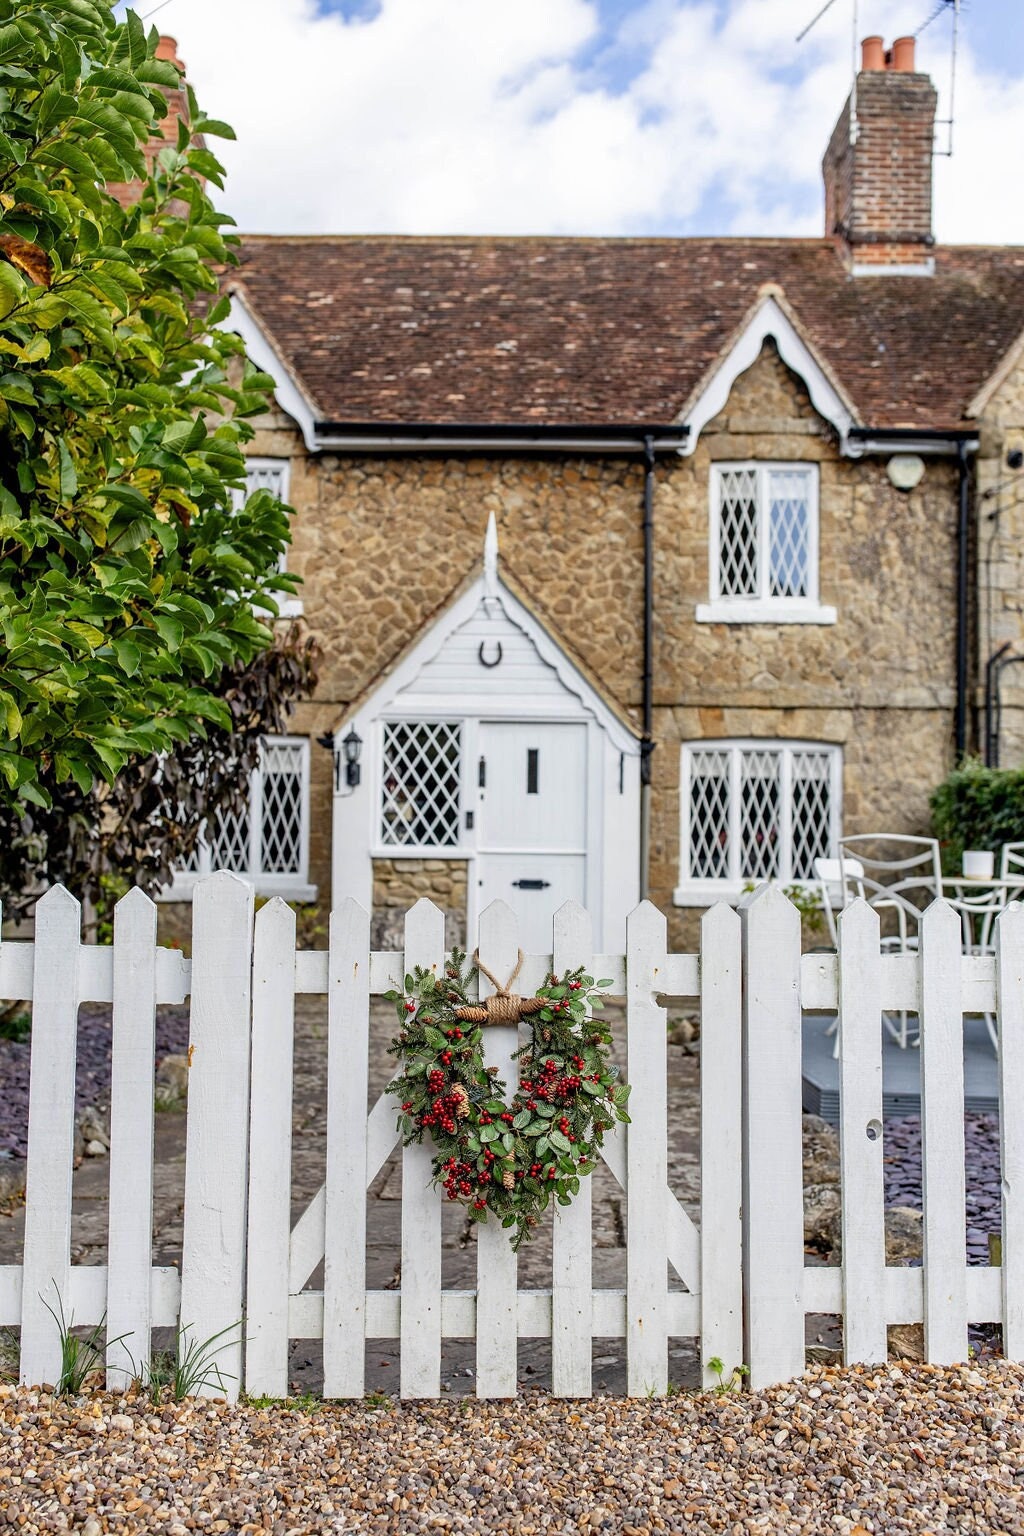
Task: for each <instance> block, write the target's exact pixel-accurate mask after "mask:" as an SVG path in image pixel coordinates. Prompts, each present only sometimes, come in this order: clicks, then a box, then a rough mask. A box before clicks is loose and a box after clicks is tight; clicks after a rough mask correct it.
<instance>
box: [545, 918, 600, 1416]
mask: <svg viewBox="0 0 1024 1536" xmlns="http://www.w3.org/2000/svg"><path fill="white" fill-rule="evenodd" d="M553 933H554V943H553V956H552V962H551V963H552V965H553V967H554V971H555V975H556V976H561V975H562V974H563V973H564V972H565V971H567V970H570V969H572V968H574V967H576V966H578V965H582V966H585V967H586V968H587V970H588V971H589V969H590V965H591V961H592V959H593V928H592V924H591V921H590V914H589V913H588V912H586V911H585V910H584V908H583V907H581V906H580V905H579V903H578V902H576V901H567V902H565V903H564V904H563V905H562V906H560V907H559V909H558V911H557V912H556V913H555V917H554V927H553ZM598 979H599V978H597V977H595V980H598ZM592 1217H593V1186H592V1179H591V1178H585V1179H581V1180H580V1188H579V1193H578V1194H577V1195H576V1196H575V1197H574V1199H573V1203H572V1205H569V1206H556V1207H555V1209H554V1228H553V1231H552V1245H553V1256H552V1276H551V1386H552V1390H553V1392H554V1393H555V1396H556V1397H589V1396H590V1391H591V1383H592V1377H593V1369H592V1360H593V1342H592V1334H593V1318H592V1313H593V1302H592V1299H591V1291H592V1288H593V1221H592Z"/></svg>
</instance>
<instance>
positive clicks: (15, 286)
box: [0, 261, 27, 320]
mask: <svg viewBox="0 0 1024 1536" xmlns="http://www.w3.org/2000/svg"><path fill="white" fill-rule="evenodd" d="M26 291H27V290H26V287H25V283H24V281H23V279H22V277H21V274H20V273H18V272H16V271H15V269H14V268H13V267H12V266H11V264H10V262H9V261H0V320H2V319H3V318H4V317H5V316H6V315H9V314H10V312H11V310H12V309H16V308H17V306H18V305H19V304H20V303H21V302H22V301H23V299H24V298H25V295H26Z"/></svg>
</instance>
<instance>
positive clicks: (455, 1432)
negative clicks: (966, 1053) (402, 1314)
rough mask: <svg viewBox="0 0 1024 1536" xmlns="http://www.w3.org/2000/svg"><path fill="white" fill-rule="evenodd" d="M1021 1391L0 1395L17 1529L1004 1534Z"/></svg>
mask: <svg viewBox="0 0 1024 1536" xmlns="http://www.w3.org/2000/svg"><path fill="white" fill-rule="evenodd" d="M1022 1438H1024V1371H1022V1369H1021V1368H1020V1367H1016V1366H1010V1365H1006V1364H993V1365H988V1366H984V1367H980V1368H978V1367H974V1366H965V1367H951V1368H947V1369H940V1368H939V1367H934V1366H931V1367H930V1366H913V1367H911V1366H905V1367H902V1368H901V1367H896V1366H892V1367H889V1368H887V1369H885V1370H869V1369H866V1368H863V1369H850V1370H840V1369H837V1368H823V1369H818V1370H812V1371H810V1372H809V1373H808V1374H807V1375H806V1376H805V1377H803V1378H802V1379H801V1380H800V1381H799V1382H796V1383H791V1384H790V1385H788V1386H785V1387H779V1388H776V1389H774V1390H772V1391H768V1392H760V1393H740V1394H733V1395H729V1396H715V1395H712V1394H703V1395H699V1396H698V1395H694V1396H685V1397H676V1398H673V1399H668V1400H662V1401H649V1402H648V1401H644V1402H635V1401H634V1402H625V1401H622V1400H620V1399H614V1398H596V1399H594V1400H592V1401H590V1402H585V1403H580V1402H559V1401H557V1400H555V1399H551V1398H546V1397H541V1396H532V1397H528V1398H526V1399H525V1400H522V1401H519V1402H515V1403H492V1404H477V1403H474V1402H472V1401H470V1400H464V1401H463V1402H461V1403H453V1402H445V1403H437V1404H434V1403H431V1404H418V1405H415V1406H406V1407H393V1406H391V1405H390V1404H387V1405H386V1406H384V1407H378V1408H371V1407H369V1406H362V1407H350V1406H346V1405H337V1406H327V1407H325V1408H323V1409H321V1410H320V1411H317V1412H304V1411H302V1410H301V1409H297V1408H291V1409H289V1408H281V1407H276V1408H273V1409H262V1408H258V1407H256V1406H253V1405H249V1406H240V1407H237V1408H230V1407H228V1406H227V1405H226V1404H223V1403H220V1404H217V1403H215V1404H209V1403H206V1402H199V1401H191V1402H185V1403H183V1404H181V1405H179V1406H177V1407H173V1408H172V1407H167V1408H164V1409H162V1410H159V1411H154V1410H152V1409H150V1408H148V1406H145V1405H140V1404H136V1403H131V1402H126V1400H125V1399H123V1398H116V1397H110V1396H105V1395H104V1396H101V1395H96V1396H94V1397H84V1398H78V1399H75V1400H71V1401H54V1400H53V1399H52V1398H51V1397H49V1396H47V1395H40V1394H38V1393H30V1392H23V1391H22V1392H19V1391H17V1390H15V1389H13V1388H0V1521H3V1520H6V1522H7V1524H8V1525H10V1526H14V1527H16V1528H17V1529H18V1530H19V1531H22V1532H25V1533H27V1536H31V1533H34V1532H37V1531H46V1532H50V1531H63V1530H75V1531H82V1532H84V1533H85V1536H100V1533H104V1532H110V1533H114V1532H137V1531H138V1532H142V1531H146V1532H150V1531H159V1532H161V1533H165V1536H186V1533H187V1532H189V1531H192V1530H202V1531H217V1532H219V1531H230V1532H262V1531H269V1532H274V1533H281V1536H284V1533H287V1536H305V1533H307V1532H309V1533H314V1532H331V1533H333V1532H353V1533H354V1532H395V1533H403V1536H404V1533H406V1532H413V1531H420V1530H435V1531H436V1530H441V1531H446V1532H447V1531H486V1532H496V1533H506V1532H508V1533H517V1536H531V1533H542V1532H563V1531H564V1532H587V1533H589V1532H592V1531H610V1532H613V1533H615V1536H618V1533H620V1532H622V1533H625V1536H639V1533H641V1532H645V1533H646V1532H653V1531H686V1532H688V1533H692V1536H699V1533H703V1532H727V1533H730V1536H745V1533H748V1532H756V1531H769V1532H830V1533H834V1532H839V1533H842V1536H864V1533H867V1532H872V1533H876V1532H877V1533H885V1536H890V1533H899V1532H914V1533H917V1536H926V1533H930V1536H940V1533H946V1532H949V1533H954V1532H955V1533H957V1536H962V1533H967V1532H984V1533H985V1536H993V1533H996V1532H999V1533H1016V1532H1024V1457H1022Z"/></svg>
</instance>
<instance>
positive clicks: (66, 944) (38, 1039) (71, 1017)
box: [21, 885, 82, 1386]
mask: <svg viewBox="0 0 1024 1536" xmlns="http://www.w3.org/2000/svg"><path fill="white" fill-rule="evenodd" d="M35 926H36V932H35V953H34V958H33V967H32V1054H31V1076H30V1080H29V1099H28V1168H27V1170H26V1173H27V1179H26V1188H25V1239H24V1249H23V1263H22V1302H21V1380H22V1382H24V1383H26V1384H27V1385H30V1386H39V1385H41V1384H42V1383H43V1382H51V1383H56V1381H57V1378H58V1376H59V1374H60V1359H61V1343H60V1335H59V1333H58V1330H57V1324H56V1323H55V1322H54V1320H53V1317H52V1316H51V1315H50V1311H49V1310H48V1307H52V1308H53V1309H54V1311H56V1312H59V1311H60V1310H61V1308H63V1311H64V1316H65V1319H66V1320H67V1322H68V1323H70V1321H71V1294H70V1292H71V1171H72V1163H73V1161H74V1150H75V1054H76V1042H77V1034H78V966H79V954H80V949H79V945H80V940H81V928H82V909H81V907H80V905H79V903H78V902H77V901H76V900H75V898H74V897H73V896H72V895H71V894H70V892H68V891H66V890H65V889H64V887H63V886H62V885H55V886H53V887H52V889H51V890H49V891H47V893H46V895H45V896H43V897H42V899H41V900H40V901H39V903H38V904H37V906H36V924H35Z"/></svg>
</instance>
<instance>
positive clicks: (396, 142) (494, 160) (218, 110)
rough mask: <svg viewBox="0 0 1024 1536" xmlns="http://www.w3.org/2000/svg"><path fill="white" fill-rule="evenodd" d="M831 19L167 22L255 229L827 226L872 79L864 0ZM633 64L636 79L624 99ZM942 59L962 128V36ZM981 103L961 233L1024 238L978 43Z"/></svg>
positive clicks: (486, 16) (765, 229)
mask: <svg viewBox="0 0 1024 1536" xmlns="http://www.w3.org/2000/svg"><path fill="white" fill-rule="evenodd" d="M814 7H815V0H718V3H717V4H715V3H714V0H638V3H637V5H636V7H635V10H634V11H633V13H632V14H631V15H629V16H628V18H627V20H626V21H625V22H624V23H623V25H622V27H621V30H620V36H619V38H618V39H616V38H613V37H604V36H603V35H602V32H601V24H600V18H599V15H598V9H597V6H596V4H595V3H593V0H516V3H515V4H510V3H507V0H429V3H424V0H381V5H380V8H379V11H378V12H377V14H376V15H374V16H373V17H372V18H371V19H369V20H364V21H358V20H357V21H345V20H344V19H343V18H342V17H341V16H340V15H339V14H338V13H332V14H326V15H324V14H321V13H319V12H318V10H317V7H316V5H315V4H314V3H313V0H172V3H171V4H170V5H168V6H167V7H166V9H164V10H162V11H161V12H160V14H159V17H158V18H157V17H155V18H154V19H155V20H158V22H159V24H160V25H161V27H162V28H164V29H165V30H166V31H169V32H173V33H174V34H175V35H176V36H177V38H178V40H179V45H180V49H181V53H182V55H183V57H184V58H185V59H186V60H187V62H188V66H189V75H190V78H191V79H192V81H193V82H194V84H195V85H196V88H197V91H198V92H199V95H200V99H201V100H202V102H203V105H204V106H205V107H206V109H207V110H208V111H210V112H211V113H212V114H214V115H216V116H218V117H225V118H227V119H228V120H229V121H230V122H232V123H233V124H234V126H235V128H236V130H237V132H238V143H237V144H227V145H223V146H220V145H218V146H217V148H218V149H219V150H222V158H223V159H224V160H225V163H226V164H227V165H228V169H229V183H228V193H227V198H226V202H227V205H228V206H229V207H230V209H231V211H232V212H233V213H234V214H235V216H236V218H237V219H238V222H239V224H240V225H241V227H242V228H243V229H248V230H265V231H276V232H282V231H289V230H291V231H302V232H313V231H316V232H319V231H337V232H344V231H377V230H385V231H396V232H403V233H423V234H432V233H448V232H508V233H524V232H551V233H563V232H564V233H606V234H616V233H643V232H645V231H685V232H688V233H707V234H711V233H749V234H813V233H816V232H817V231H818V229H819V228H820V225H821V211H820V190H819V184H820V170H819V166H820V160H821V155H822V152H823V150H824V148H825V145H826V143H827V141H828V136H829V133H830V132H831V128H832V125H833V122H834V121H835V118H836V117H837V116H838V113H839V110H840V107H841V106H842V103H843V101H844V99H845V97H846V94H847V92H848V89H849V84H850V73H851V36H850V26H849V18H850V6H849V0H836V3H835V4H833V6H832V8H831V10H830V11H829V13H828V14H827V15H826V17H825V18H824V19H823V20H822V21H821V22H820V23H819V25H818V26H817V27H816V28H815V29H814V31H813V32H812V33H811V35H810V37H809V38H808V39H807V41H806V42H805V43H803V44H802V45H801V46H800V47H799V48H798V47H797V46H796V44H795V41H794V38H795V34H796V32H797V31H798V30H799V28H800V26H801V25H803V24H804V23H805V22H806V21H807V20H809V18H810V16H811V15H812V14H813V11H814ZM925 9H926V8H925V5H924V0H861V4H860V31H861V33H862V34H866V33H867V32H869V31H872V30H877V31H879V32H882V31H883V30H884V32H885V34H886V37H887V39H891V38H892V37H893V36H895V35H898V33H899V32H901V31H904V30H907V31H912V30H914V28H915V27H916V26H918V25H919V24H920V22H921V20H922V12H923V11H925ZM588 50H589V52H588ZM595 50H596V51H597V52H598V54H599V66H600V67H599V68H597V69H595V68H594V67H593V60H592V58H591V57H590V54H591V52H593V51H595ZM627 50H629V51H628V52H627ZM620 54H621V57H623V58H626V57H629V58H630V59H632V60H633V61H634V69H633V73H632V78H631V79H629V80H628V81H625V82H622V83H619V84H617V85H616V86H615V87H614V88H612V87H610V86H609V85H608V84H607V79H608V78H611V79H615V78H616V72H615V61H616V59H617V57H618V56H619V55H620ZM638 54H639V56H640V62H639V67H635V61H636V58H637V55H638ZM920 57H921V67H924V68H926V69H929V70H930V71H931V72H932V74H933V78H935V80H936V83H937V84H938V85H939V87H940V91H941V92H942V97H943V99H942V100H940V116H943V115H945V111H946V102H945V96H946V93H947V83H948V45H947V34H946V32H945V31H944V24H943V23H936V25H935V26H934V27H932V28H930V29H929V30H928V32H926V33H925V36H924V38H923V39H922V47H921V54H920ZM957 99H958V108H957V138H956V154H955V155H954V157H953V158H952V159H949V160H947V159H941V158H940V159H937V160H936V181H935V185H936V229H937V233H938V234H939V236H940V238H942V239H943V240H947V241H976V240H981V241H991V242H1008V241H1012V240H1015V239H1016V240H1020V239H1021V238H1022V237H1024V221H1022V219H1021V215H1020V213H1019V210H1018V209H1017V207H1016V206H1015V203H1014V198H1013V196H1012V190H1011V189H1012V185H1013V181H1014V178H1015V176H1016V174H1017V164H1016V161H1017V157H1018V154H1019V146H1020V145H1021V144H1022V143H1024V78H1022V77H1020V76H1018V77H1017V78H1016V79H1013V78H1009V77H1006V76H998V75H996V74H995V73H993V71H992V70H991V69H989V70H986V69H985V68H983V66H982V65H981V63H980V62H979V60H978V59H977V58H976V57H975V56H974V55H973V54H972V52H971V49H970V41H969V34H968V37H967V41H966V43H965V46H964V47H963V48H962V50H961V56H960V73H959V78H958V82H957Z"/></svg>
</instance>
